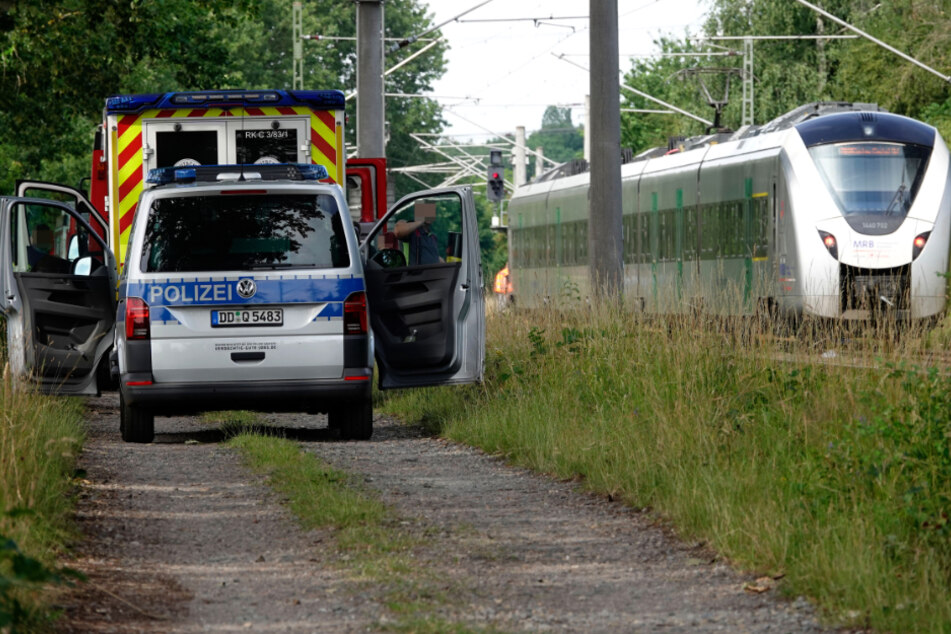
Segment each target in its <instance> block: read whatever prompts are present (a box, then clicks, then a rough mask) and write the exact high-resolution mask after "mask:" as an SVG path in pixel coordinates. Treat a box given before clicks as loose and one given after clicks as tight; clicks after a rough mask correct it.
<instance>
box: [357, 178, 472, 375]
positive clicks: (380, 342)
mask: <svg viewBox="0 0 951 634" xmlns="http://www.w3.org/2000/svg"><path fill="white" fill-rule="evenodd" d="M361 251H362V254H363V258H364V263H365V266H364V273H365V275H366V287H367V304H368V312H369V314H370V325H371V327H372V329H373V336H374V345H375V351H376V359H377V371H378V372H379V383H380V389H391V388H401V387H421V386H426V385H449V384H458V383H474V382H478V381H481V380H482V374H483V368H484V363H485V304H484V302H483V297H482V265H481V261H480V251H479V233H478V224H477V222H476V210H475V203H474V201H473V198H472V189H471V188H470V187H452V188H444V189H434V190H429V191H423V192H418V193H415V194H412V195H410V196H406V197H405V198H402V199H401V200H400V201H399V202H397V203H396V205H395V206H393V208H391V209H390V210H389V211H388V212H387V214H386V215H385V216H384V218H383V219H382V220H381V221H380V222H379V223H378V224H377V225H376V226H375V227H374V228H373V229H372V230H371V231H370V233H369V235H368V236H367V238H366V240H365V241H364V242H363V244H362V245H361Z"/></svg>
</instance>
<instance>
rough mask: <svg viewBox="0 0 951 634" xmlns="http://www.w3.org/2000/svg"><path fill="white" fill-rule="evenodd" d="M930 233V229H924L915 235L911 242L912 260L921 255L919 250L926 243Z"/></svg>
mask: <svg viewBox="0 0 951 634" xmlns="http://www.w3.org/2000/svg"><path fill="white" fill-rule="evenodd" d="M930 235H931V232H930V231H925V232H924V233H919V234H918V235H917V236H915V240H914V242H912V243H911V259H912V260H914V259H915V258H917V257H918V256H919V255H921V250H922V249H924V248H925V245H926V244H928V236H930Z"/></svg>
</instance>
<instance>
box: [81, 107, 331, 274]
mask: <svg viewBox="0 0 951 634" xmlns="http://www.w3.org/2000/svg"><path fill="white" fill-rule="evenodd" d="M343 126H344V95H343V93H342V92H340V91H339V90H217V91H201V92H170V93H161V94H142V95H120V96H115V97H110V98H108V99H107V100H106V107H105V110H104V113H103V124H102V128H101V130H100V133H99V135H98V136H97V141H96V146H95V149H94V152H93V169H92V183H91V187H90V199H91V202H92V203H93V205H94V206H95V207H97V208H98V209H99V210H100V212H102V214H103V216H104V217H105V218H106V219H107V220H108V224H109V236H108V237H107V239H108V242H109V245H110V247H111V249H112V251H113V252H114V253H115V255H116V257H117V259H118V261H119V265H120V268H121V266H122V264H123V263H124V262H125V257H126V248H127V245H128V242H129V230H130V228H131V226H132V219H133V217H134V214H135V211H136V208H137V206H138V201H139V196H140V195H141V194H142V192H143V190H144V189H145V188H147V187H148V186H149V185H148V184H147V183H146V177H147V176H148V173H149V170H152V169H156V168H160V167H170V166H177V167H188V166H195V165H235V164H244V165H252V164H268V163H298V164H299V163H310V164H319V165H323V166H324V167H325V168H326V169H327V174H328V178H327V179H326V182H329V183H335V184H338V185H341V186H343V185H344V184H345V175H346V152H345V148H344V140H343V130H344V127H343Z"/></svg>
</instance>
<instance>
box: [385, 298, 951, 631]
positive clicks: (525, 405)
mask: <svg viewBox="0 0 951 634" xmlns="http://www.w3.org/2000/svg"><path fill="white" fill-rule="evenodd" d="M749 326H750V325H749V324H740V325H735V326H734V327H732V328H725V327H723V324H719V323H715V322H713V321H710V320H707V321H697V320H695V319H690V318H684V319H674V320H668V321H652V320H647V319H643V318H639V317H637V316H635V315H630V314H624V315H621V316H620V317H619V316H618V314H617V312H611V313H609V312H608V311H603V312H599V311H594V312H592V311H589V310H579V311H578V312H574V313H555V312H533V313H525V312H515V313H507V314H503V315H499V316H495V317H493V318H492V319H490V321H489V324H488V327H489V347H488V350H487V363H486V372H487V374H486V381H485V383H484V384H483V385H482V386H478V387H463V388H453V389H440V390H418V391H413V392H405V393H400V394H396V393H394V395H388V396H387V397H386V400H385V401H384V403H383V407H384V408H385V409H387V410H388V411H391V412H393V413H395V414H397V415H400V416H401V417H403V418H404V419H408V420H410V421H414V422H415V421H421V422H424V423H425V424H426V425H428V426H429V427H430V428H431V429H432V430H433V431H436V432H439V433H442V434H444V435H445V436H447V437H449V438H451V439H454V440H458V441H461V442H466V443H470V444H473V445H476V446H479V447H482V448H483V449H485V450H487V451H489V452H493V453H497V454H501V455H504V456H506V457H507V458H508V459H509V460H510V461H512V462H514V463H517V464H519V465H522V466H526V467H529V468H532V469H535V470H537V471H541V472H545V473H550V474H553V475H555V476H557V477H559V478H576V479H580V480H583V481H584V483H585V485H586V486H587V487H589V488H590V489H591V490H593V491H596V492H599V493H602V494H606V495H611V496H614V497H616V498H619V499H621V500H624V501H625V502H626V503H628V504H631V505H634V506H638V507H650V508H652V509H653V511H654V512H655V513H656V514H658V515H659V516H661V517H663V518H665V519H667V520H669V521H670V522H672V523H673V525H675V526H676V527H677V529H678V530H679V531H680V533H681V534H682V535H683V536H684V537H687V538H690V539H702V540H705V541H707V542H708V543H709V544H711V545H712V546H713V547H715V548H716V549H717V550H718V551H719V552H721V553H723V554H724V555H725V556H726V557H728V558H729V559H731V560H732V561H734V562H735V563H736V564H738V565H739V566H742V567H744V568H747V569H750V570H754V571H757V572H762V573H764V574H765V573H770V574H773V575H784V577H783V583H782V585H781V587H782V589H783V591H784V592H786V593H788V594H790V595H806V596H809V597H811V598H812V599H814V600H815V601H816V602H817V603H818V605H819V606H820V607H821V608H822V609H823V612H824V614H825V616H826V618H827V619H828V620H829V621H831V622H834V623H838V624H846V625H859V626H866V625H869V626H872V627H875V628H876V629H880V630H885V631H928V632H951V601H949V599H948V597H951V522H949V514H951V376H949V374H948V372H947V370H948V368H942V369H941V370H940V371H939V369H935V368H932V369H924V368H919V367H915V366H914V365H912V364H910V362H908V361H907V360H906V359H907V358H910V357H911V353H917V352H919V351H920V350H921V349H923V348H926V347H928V346H929V345H933V344H934V342H935V341H938V342H939V343H940V342H941V341H943V340H944V336H943V334H942V333H944V332H946V327H944V326H943V325H942V326H941V327H939V328H937V329H936V330H935V331H933V332H917V333H915V332H906V333H904V334H903V335H902V336H901V337H898V338H896V337H895V336H893V335H894V333H891V332H873V333H871V334H869V333H868V332H866V333H864V334H863V333H861V332H858V333H856V332H844V331H837V332H831V333H829V332H825V333H820V335H823V337H822V338H820V339H816V338H815V337H812V336H810V337H807V338H803V339H802V340H800V341H798V342H795V341H793V342H790V341H788V340H776V339H774V338H771V337H762V336H758V335H757V333H756V332H755V331H751V330H750V329H749ZM845 338H847V339H849V340H850V341H851V342H852V343H851V345H852V346H857V347H858V348H861V349H862V351H863V359H869V358H872V359H874V360H875V362H874V364H871V365H873V366H874V367H844V366H840V365H829V364H828V363H826V362H824V361H823V359H822V358H821V356H820V355H819V354H818V353H820V352H822V350H823V349H825V348H828V347H832V346H835V347H836V348H838V347H839V345H838V342H839V341H841V340H842V339H845ZM817 341H818V343H820V344H822V345H818V344H817ZM829 342H833V343H829ZM790 358H793V359H798V361H794V362H790V361H789V359H790ZM863 364H864V365H868V364H865V363H864V362H863ZM863 364H859V365H863Z"/></svg>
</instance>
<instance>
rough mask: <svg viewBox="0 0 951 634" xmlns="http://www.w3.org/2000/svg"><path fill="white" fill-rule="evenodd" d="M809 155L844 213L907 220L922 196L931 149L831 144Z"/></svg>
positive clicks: (884, 144) (904, 146)
mask: <svg viewBox="0 0 951 634" xmlns="http://www.w3.org/2000/svg"><path fill="white" fill-rule="evenodd" d="M809 154H810V156H812V160H813V161H815V164H816V167H818V168H819V174H820V175H821V176H822V180H823V181H824V182H825V184H826V187H827V188H828V189H829V193H831V194H832V197H833V198H834V199H835V201H836V204H838V206H839V208H840V209H841V210H842V213H844V214H846V215H851V214H874V215H882V216H897V217H901V218H903V217H904V216H905V215H906V214H907V213H908V209H909V208H910V207H911V203H912V202H913V201H914V198H915V195H916V194H917V193H918V187H919V186H920V185H921V179H922V177H923V176H924V171H925V166H926V165H927V163H928V158H929V157H930V156H931V148H928V147H922V146H920V145H911V144H902V143H881V142H870V143H861V142H859V143H830V144H827V145H817V146H814V147H811V148H809Z"/></svg>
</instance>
